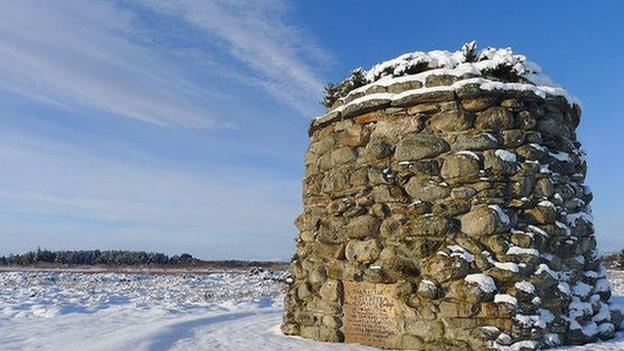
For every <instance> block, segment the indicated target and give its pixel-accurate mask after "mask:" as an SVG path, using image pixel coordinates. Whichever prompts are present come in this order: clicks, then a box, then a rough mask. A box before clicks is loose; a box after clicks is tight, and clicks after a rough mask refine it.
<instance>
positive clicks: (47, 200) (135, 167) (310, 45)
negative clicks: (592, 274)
mask: <svg viewBox="0 0 624 351" xmlns="http://www.w3.org/2000/svg"><path fill="white" fill-rule="evenodd" d="M594 4H597V3H592V2H580V1H571V2H565V3H564V2H554V1H551V2H538V1H535V2H533V1H509V2H500V1H449V2H415V1H404V2H400V1H393V2H372V1H363V2H361V1H301V2H291V1H277V0H266V1H252V2H244V1H204V0H198V1H192V0H178V1H165V0H144V1H81V0H72V1H64V0H60V1H54V2H45V1H19V2H18V1H4V2H0V106H1V107H2V109H1V113H0V254H5V253H9V252H16V251H22V250H26V249H32V248H36V247H37V246H41V247H47V248H52V249H62V248H71V249H81V248H127V249H147V250H158V251H164V252H167V253H179V252H181V251H185V252H190V253H192V254H194V255H197V256H199V257H205V258H254V259H276V258H278V259H283V258H288V257H290V255H291V252H292V250H293V245H294V242H293V237H294V236H295V234H296V230H295V228H294V226H293V225H292V221H293V220H294V218H295V217H296V215H297V214H298V212H299V211H300V209H301V204H300V203H301V199H300V198H301V196H300V193H301V189H300V186H301V185H300V183H301V178H302V173H303V166H302V163H303V161H302V160H303V153H304V151H305V148H306V145H307V133H306V129H307V125H308V122H309V119H310V118H311V117H312V116H314V115H316V114H319V113H321V111H322V109H321V106H320V105H319V104H318V103H317V101H318V100H319V99H320V96H321V91H322V85H323V83H324V82H326V81H337V80H340V79H342V78H343V76H344V75H345V74H346V73H347V72H349V71H350V70H351V69H352V68H354V67H358V66H362V67H364V68H369V67H370V66H371V65H373V64H374V63H376V62H378V61H381V60H385V59H389V58H392V57H395V56H397V55H399V54H402V53H404V52H408V51H414V50H432V49H449V50H455V49H457V48H459V47H460V46H461V45H462V44H463V43H464V42H466V41H470V40H473V39H475V40H477V41H478V43H479V45H480V47H485V46H490V45H491V46H502V47H506V46H512V47H513V48H514V50H515V51H516V52H520V53H523V54H525V55H527V56H528V57H529V59H531V60H534V61H536V62H538V63H539V64H540V65H541V66H542V67H543V69H544V71H545V72H546V73H547V74H548V75H549V76H550V77H551V78H553V79H554V80H555V81H557V82H558V83H560V84H561V85H563V86H564V87H566V88H567V89H568V90H569V91H570V92H571V93H572V94H573V95H576V96H578V97H580V98H581V100H582V101H583V103H584V112H583V121H582V123H581V126H580V128H579V130H578V134H579V137H580V139H581V141H582V142H583V145H584V148H585V149H586V150H587V152H588V154H589V157H588V160H589V168H590V171H589V177H588V184H589V185H590V186H591V187H592V189H593V190H594V195H595V200H594V203H593V208H594V216H595V220H596V225H597V232H598V241H599V247H600V249H601V250H602V251H613V250H616V249H622V248H624V240H621V238H622V235H624V216H622V215H621V212H622V210H623V209H624V206H623V205H622V200H621V199H624V187H623V186H622V183H623V182H622V176H621V175H622V174H624V156H623V154H622V152H621V150H622V138H621V136H620V135H621V133H622V130H624V121H623V119H622V118H620V114H621V112H622V111H624V96H623V92H624V89H623V88H622V87H623V86H624V73H623V70H622V66H623V65H624V59H623V58H624V40H622V36H623V35H624V30H623V29H622V26H621V23H620V22H621V21H620V14H621V13H622V12H624V2H620V1H611V2H600V4H599V6H597V5H594Z"/></svg>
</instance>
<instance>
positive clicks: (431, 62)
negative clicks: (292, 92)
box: [322, 41, 581, 109]
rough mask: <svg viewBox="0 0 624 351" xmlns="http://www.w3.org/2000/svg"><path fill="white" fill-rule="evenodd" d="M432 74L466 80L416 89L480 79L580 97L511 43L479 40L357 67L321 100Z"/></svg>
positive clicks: (490, 84)
mask: <svg viewBox="0 0 624 351" xmlns="http://www.w3.org/2000/svg"><path fill="white" fill-rule="evenodd" d="M431 75H435V76H443V75H447V76H455V77H461V78H463V79H462V80H460V81H458V82H456V83H454V84H453V85H452V86H450V87H448V86H447V87H432V88H429V87H426V88H420V89H414V90H424V89H428V90H431V89H436V88H437V89H440V90H443V89H445V88H446V90H448V89H449V88H454V89H457V88H459V87H461V86H463V85H466V84H470V83H479V84H481V88H483V89H486V90H493V89H497V90H525V91H526V90H528V91H533V92H534V93H536V94H537V95H539V96H542V97H545V96H547V95H554V96H563V97H564V98H566V99H567V100H568V102H569V103H570V104H577V105H579V107H580V106H581V103H580V101H579V100H578V99H577V98H575V97H572V96H570V95H568V94H567V92H566V91H565V89H563V88H561V87H560V86H559V85H557V84H555V83H554V82H553V81H552V80H551V79H550V78H549V77H547V76H546V75H544V74H542V73H541V67H540V66H539V65H538V64H536V63H534V62H532V61H529V60H527V58H526V57H525V56H524V55H520V54H514V52H513V50H512V49H511V48H493V47H488V48H486V49H483V50H480V51H478V50H477V44H476V42H475V41H471V42H469V43H466V44H464V45H463V46H462V48H461V49H460V50H457V51H454V52H449V51H445V50H433V51H429V52H423V51H414V52H410V53H406V54H403V55H400V56H398V57H396V58H394V59H391V60H388V61H384V62H381V63H378V64H376V65H374V66H373V67H372V68H371V69H369V70H368V71H364V70H363V69H362V68H357V69H355V70H354V71H353V72H352V73H351V76H349V77H347V78H346V79H345V80H343V81H342V82H340V83H338V84H332V83H330V84H327V85H326V86H325V97H324V99H323V101H322V103H323V104H324V105H325V106H326V107H328V108H330V109H331V108H332V107H333V106H334V103H335V102H336V101H343V102H344V101H345V100H349V99H346V98H347V97H351V96H353V95H360V96H361V95H362V94H363V93H365V92H366V91H367V90H368V89H369V88H371V87H373V86H381V87H388V86H390V85H392V84H395V83H404V82H409V81H420V82H422V83H424V82H425V79H426V78H427V77H428V76H431ZM464 78H465V79H464ZM423 85H424V84H423ZM358 97H359V96H358ZM347 102H348V101H347Z"/></svg>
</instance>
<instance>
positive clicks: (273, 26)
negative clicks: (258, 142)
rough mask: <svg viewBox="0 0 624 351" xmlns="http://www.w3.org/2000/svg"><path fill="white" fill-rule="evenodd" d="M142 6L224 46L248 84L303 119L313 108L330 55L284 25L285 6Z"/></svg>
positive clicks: (148, 1)
mask: <svg viewBox="0 0 624 351" xmlns="http://www.w3.org/2000/svg"><path fill="white" fill-rule="evenodd" d="M142 4H143V5H144V6H145V7H146V8H148V9H151V10H153V11H156V12H158V13H160V14H164V15H168V16H172V17H176V18H179V19H181V20H183V21H185V22H186V23H187V24H188V25H189V26H192V27H194V28H195V29H198V30H200V31H201V32H203V33H205V34H206V35H208V36H211V37H214V38H217V39H219V40H221V41H223V42H224V43H225V44H226V45H227V47H228V48H229V53H230V55H231V56H232V58H234V59H236V60H238V61H240V62H242V63H243V64H245V65H246V66H247V67H248V68H250V74H249V77H248V78H247V79H248V80H249V81H250V82H252V83H253V84H256V85H258V86H260V87H262V88H263V89H265V90H266V91H267V92H268V93H270V94H272V95H273V96H275V97H276V98H278V99H280V100H282V101H284V102H285V103H287V104H290V105H291V106H293V107H295V108H297V109H298V110H299V111H301V112H302V113H304V114H310V113H312V111H314V110H315V109H316V106H315V105H314V104H315V100H316V97H317V96H319V94H320V91H321V89H322V81H321V79H320V77H319V76H318V74H317V73H315V72H318V71H319V67H318V65H319V64H321V63H325V62H327V61H328V54H327V53H326V52H324V51H323V50H322V49H321V48H320V47H319V46H318V45H317V44H315V42H314V40H313V39H311V38H309V37H308V36H307V35H306V34H305V33H303V32H302V31H301V30H299V29H298V28H297V27H295V26H294V25H291V24H289V23H288V20H287V15H288V14H289V12H290V11H291V8H290V7H291V6H290V5H291V4H290V3H289V2H286V1H279V0H262V1H219V0H216V1H211V0H209V1H203V0H177V1H169V0H145V1H142Z"/></svg>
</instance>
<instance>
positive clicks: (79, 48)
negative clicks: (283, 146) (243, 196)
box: [0, 0, 324, 127]
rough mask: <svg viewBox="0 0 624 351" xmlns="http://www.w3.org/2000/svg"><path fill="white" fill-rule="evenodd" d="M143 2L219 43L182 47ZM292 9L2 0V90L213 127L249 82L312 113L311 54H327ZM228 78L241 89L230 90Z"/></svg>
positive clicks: (263, 4)
mask: <svg viewBox="0 0 624 351" xmlns="http://www.w3.org/2000/svg"><path fill="white" fill-rule="evenodd" d="M145 11H152V13H158V14H159V15H160V16H165V17H168V18H170V19H171V20H172V23H174V22H175V23H177V24H176V28H175V30H176V31H177V32H179V33H178V34H177V37H178V38H180V37H183V36H184V35H185V33H192V35H199V36H204V38H200V39H201V40H200V42H202V41H203V42H204V43H206V42H210V41H212V42H214V41H215V38H216V39H217V40H219V41H220V42H221V44H220V45H205V46H203V47H202V45H197V46H196V47H193V46H190V45H187V46H186V47H177V43H176V42H175V41H170V42H166V40H164V39H160V38H161V37H163V38H164V37H167V35H170V34H168V33H167V34H166V35H165V33H166V32H167V31H168V30H170V28H167V27H164V26H162V25H159V24H155V23H154V22H153V21H152V22H150V21H145V20H144V19H145V17H144V16H143V15H144V12H145ZM288 13H289V10H288V3H285V2H281V1H258V2H236V1H233V2H221V1H162V2H161V1H158V0H153V1H151V0H150V1H145V2H144V3H143V6H137V5H136V3H124V2H99V1H97V2H91V1H89V2H83V1H80V0H79V1H66V0H59V1H54V2H29V1H23V2H22V1H17V2H13V1H10V2H0V89H3V90H5V91H10V92H12V93H14V94H19V95H22V96H25V97H27V98H30V99H34V100H37V101H39V102H45V103H51V104H55V105H57V106H59V107H64V108H73V109H78V110H79V109H82V108H84V107H88V108H93V109H97V110H100V111H104V112H108V113H113V114H117V115H120V116H124V117H132V118H137V119H140V120H143V121H147V122H150V123H156V124H161V125H171V126H184V127H189V126H191V127H214V126H219V125H227V124H230V122H229V121H228V118H227V117H228V116H223V110H224V108H221V109H220V108H218V107H219V106H221V107H223V105H225V106H242V105H244V103H242V101H245V100H248V96H249V95H250V94H253V93H250V92H249V91H247V89H248V88H246V87H249V86H252V87H256V88H258V89H262V90H264V91H266V92H268V93H269V94H270V95H271V96H273V97H274V98H275V99H276V100H278V101H281V102H282V103H285V104H287V105H290V106H292V107H294V108H295V109H297V110H299V111H300V112H302V113H303V114H306V115H310V114H312V113H313V111H315V109H317V108H318V106H315V103H314V101H315V100H316V97H317V96H318V94H319V91H320V89H321V83H320V81H319V78H318V77H317V76H316V74H315V67H314V62H319V60H322V57H323V55H324V53H323V51H322V50H321V49H319V47H318V46H317V45H315V44H314V41H313V40H311V39H310V38H308V37H306V35H305V33H303V32H301V31H299V30H298V29H297V28H296V27H295V26H293V25H289V24H287V18H286V17H287V15H288ZM197 33H200V34H197ZM189 35H191V34H189ZM174 37H175V36H174ZM213 61H214V62H213ZM189 66H192V67H193V69H195V70H193V69H189ZM198 75H199V76H202V77H204V78H205V76H210V77H212V78H211V79H210V80H209V81H206V80H205V79H200V78H198V77H197V76H198ZM224 80H229V81H236V82H238V83H236V84H239V86H240V88H239V89H230V91H224V89H222V86H223V82H224ZM228 104H229V105H228ZM249 108H252V107H249Z"/></svg>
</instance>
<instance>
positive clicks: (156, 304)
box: [0, 270, 624, 351]
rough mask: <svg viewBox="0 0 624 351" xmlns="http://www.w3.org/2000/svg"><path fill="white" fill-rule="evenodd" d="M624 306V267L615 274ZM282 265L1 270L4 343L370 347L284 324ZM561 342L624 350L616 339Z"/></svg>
mask: <svg viewBox="0 0 624 351" xmlns="http://www.w3.org/2000/svg"><path fill="white" fill-rule="evenodd" d="M610 276H611V280H612V284H613V287H614V294H615V296H614V301H616V302H619V303H621V304H622V305H623V306H624V296H622V295H624V272H610ZM283 278H284V273H283V272H276V273H272V272H269V271H263V272H259V273H258V272H256V274H250V273H249V272H248V271H244V270H228V271H215V272H212V273H209V274H207V273H206V272H202V273H201V274H198V273H187V274H185V273H176V274H144V273H101V272H99V273H83V272H81V273H75V272H74V273H72V272H36V271H22V272H0V350H2V351H5V350H6V351H8V350H68V351H71V350H80V351H89V350H107V351H108V350H237V351H238V350H254V351H264V350H267V351H268V350H272V351H273V350H274V351H280V350H312V351H317V350H318V351H322V350H327V351H329V350H331V351H341V350H345V351H356V350H373V349H372V348H368V347H364V346H358V345H344V344H326V343H318V342H311V341H308V340H304V339H300V338H294V337H286V336H283V335H281V333H280V332H279V323H280V320H281V313H282V303H281V301H282V287H281V283H280V280H281V279H283ZM558 350H566V351H580V350H596V351H599V350H603V351H612V350H624V334H621V333H620V334H618V337H617V338H616V339H615V340H614V341H609V342H604V343H599V344H591V345H584V346H579V347H568V348H561V349H558Z"/></svg>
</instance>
